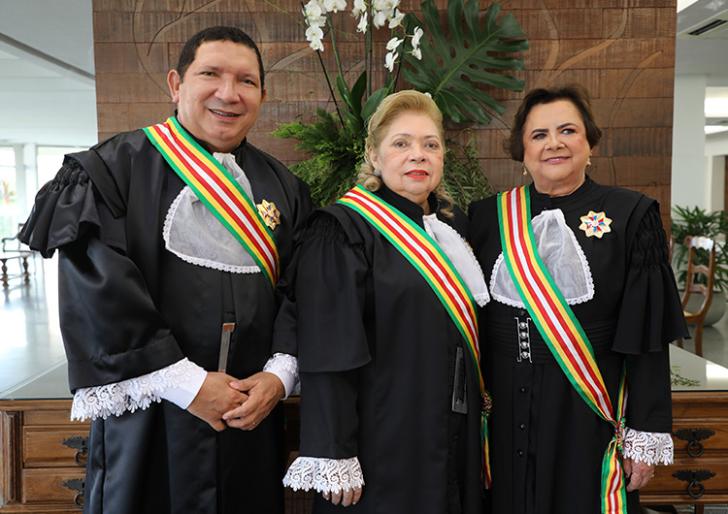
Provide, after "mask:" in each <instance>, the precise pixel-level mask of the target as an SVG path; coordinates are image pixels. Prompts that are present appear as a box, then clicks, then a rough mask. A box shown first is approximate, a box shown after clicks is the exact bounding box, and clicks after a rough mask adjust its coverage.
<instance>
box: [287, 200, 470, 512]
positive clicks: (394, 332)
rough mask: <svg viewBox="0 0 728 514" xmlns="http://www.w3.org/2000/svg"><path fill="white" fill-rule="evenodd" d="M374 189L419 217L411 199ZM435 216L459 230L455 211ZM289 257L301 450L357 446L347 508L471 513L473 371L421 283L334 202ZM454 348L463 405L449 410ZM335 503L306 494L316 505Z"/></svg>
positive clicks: (344, 451) (338, 453)
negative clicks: (460, 365) (355, 488)
mask: <svg viewBox="0 0 728 514" xmlns="http://www.w3.org/2000/svg"><path fill="white" fill-rule="evenodd" d="M376 194H377V195H380V196H381V197H382V198H383V199H384V200H385V201H387V202H388V203H390V204H392V205H394V206H395V207H396V208H398V209H399V210H400V211H402V212H404V213H405V214H406V215H407V216H409V217H410V218H412V219H413V220H414V221H415V222H416V223H417V224H418V225H420V226H423V222H422V214H423V211H422V208H421V207H419V206H418V205H416V204H414V203H412V202H410V201H408V200H406V199H405V198H403V197H401V196H399V195H397V194H395V193H393V192H391V191H389V190H387V189H386V188H382V189H381V190H380V191H378V192H377V193H376ZM431 200H432V201H431V205H432V207H433V208H435V202H434V197H431ZM438 217H439V219H441V220H442V221H444V222H446V223H448V224H450V225H451V226H453V227H454V228H455V229H457V230H458V231H459V232H460V233H461V234H465V229H466V222H467V220H466V219H465V216H464V214H463V213H462V212H460V211H457V212H456V215H455V218H454V219H449V218H446V217H444V216H442V215H441V214H439V215H438ZM298 259H299V261H298V266H297V273H296V277H297V278H296V288H295V291H296V304H297V312H298V344H299V371H300V374H301V424H302V426H301V451H300V454H301V456H308V457H321V458H330V459H344V458H350V457H358V459H359V461H360V463H361V466H362V470H363V475H364V481H365V485H364V492H363V496H362V498H361V501H360V502H359V503H358V504H357V505H355V506H350V507H347V508H346V509H345V511H346V512H351V513H352V514H355V513H377V514H402V513H407V512H412V513H415V512H416V513H418V514H444V513H461V512H462V513H467V514H475V513H478V514H480V512H481V492H482V485H481V482H480V465H481V463H480V453H479V448H480V440H479V435H478V429H479V416H480V410H479V409H480V404H479V393H478V381H477V378H476V376H475V371H474V368H473V366H472V363H471V361H470V360H469V359H470V357H469V355H468V354H467V351H468V350H467V349H466V348H464V346H463V345H464V344H465V343H464V341H463V339H462V337H461V335H460V333H459V332H458V330H457V328H456V327H455V325H454V323H453V322H452V320H451V319H450V317H449V316H448V314H447V312H446V311H445V309H444V308H443V306H442V304H441V303H440V301H439V300H438V298H437V297H436V296H435V294H434V292H433V291H432V289H431V288H430V286H429V285H428V284H427V282H425V280H424V279H423V278H422V276H421V275H420V274H419V272H418V271H417V270H415V268H413V267H412V265H411V264H410V263H409V262H408V261H407V260H405V258H404V257H403V256H402V255H401V254H400V253H399V251H398V250H396V249H395V248H394V247H393V246H392V245H391V244H390V243H389V242H388V241H387V240H386V239H385V238H384V236H382V235H381V234H380V233H379V232H378V231H377V230H376V229H374V228H373V227H372V226H371V225H370V224H369V223H368V222H367V221H365V220H364V218H362V217H361V216H360V215H359V214H357V213H356V212H354V211H353V210H351V209H349V208H348V207H344V206H342V205H333V206H330V207H328V208H325V209H323V210H320V211H317V212H316V213H314V214H313V215H312V220H311V222H310V226H309V228H308V230H307V231H306V235H305V236H304V238H303V244H302V247H301V250H300V254H299V256H298ZM457 348H463V350H464V351H465V354H464V356H465V364H466V368H465V372H466V383H467V404H468V413H467V415H464V414H455V413H453V412H452V410H451V401H452V394H453V375H454V370H455V359H456V352H457ZM340 509H342V507H335V506H333V505H332V504H331V503H329V502H327V501H325V500H323V499H322V498H321V496H320V495H319V494H317V495H316V501H315V504H314V512H315V513H322V512H332V511H336V512H339V511H340Z"/></svg>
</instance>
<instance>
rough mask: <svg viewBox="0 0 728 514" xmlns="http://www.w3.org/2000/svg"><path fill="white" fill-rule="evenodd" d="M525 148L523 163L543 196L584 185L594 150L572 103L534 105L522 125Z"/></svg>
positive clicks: (561, 193) (563, 193)
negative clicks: (590, 157) (587, 167)
mask: <svg viewBox="0 0 728 514" xmlns="http://www.w3.org/2000/svg"><path fill="white" fill-rule="evenodd" d="M523 149H524V151H523V164H525V165H526V168H527V169H528V171H529V172H530V173H531V175H532V176H533V182H534V184H535V186H536V190H537V191H539V192H540V193H545V194H551V195H554V196H558V195H566V194H569V193H571V192H573V191H574V190H575V189H577V188H578V187H579V186H580V185H581V184H582V183H583V182H584V177H585V174H586V166H587V162H588V161H589V156H590V155H591V147H590V146H589V142H588V141H587V137H586V128H585V127H584V121H583V120H582V118H581V114H580V113H579V110H578V109H577V108H576V106H575V105H574V104H573V103H572V102H571V101H569V100H557V101H555V102H551V103H547V104H538V105H536V106H534V107H533V108H532V109H531V112H529V113H528V117H527V118H526V123H525V124H524V126H523Z"/></svg>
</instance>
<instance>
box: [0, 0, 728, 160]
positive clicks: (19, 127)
mask: <svg viewBox="0 0 728 514" xmlns="http://www.w3.org/2000/svg"><path fill="white" fill-rule="evenodd" d="M91 2H92V0H62V1H60V0H59V1H53V2H51V1H48V0H0V144H8V143H37V144H43V145H71V146H89V145H92V144H93V143H95V142H96V132H97V129H96V98H95V89H94V77H93V73H94V61H93V29H92V14H91ZM678 9H679V12H678V33H679V34H680V33H681V31H682V32H685V31H687V30H689V29H690V28H691V27H694V26H696V25H698V24H700V23H701V22H702V21H704V20H706V19H710V17H711V16H714V15H715V14H716V13H719V12H721V11H727V12H728V0H678ZM726 56H728V37H725V38H722V39H695V40H692V39H686V38H685V37H683V36H679V37H678V39H677V40H676V66H675V72H676V73H677V74H700V75H706V76H707V77H708V86H709V87H708V89H707V97H706V107H709V106H710V105H712V103H715V102H713V101H712V100H711V99H712V97H713V96H714V95H716V96H717V97H722V96H724V95H725V91H726V88H728V57H726ZM711 102H712V103H711ZM721 102H723V100H718V101H717V103H718V104H721ZM721 105H722V104H721ZM718 117H719V118H720V119H724V118H725V122H726V123H728V116H726V115H725V114H722V113H721V114H720V115H716V114H715V113H714V112H712V111H708V112H706V118H709V119H713V121H715V118H718Z"/></svg>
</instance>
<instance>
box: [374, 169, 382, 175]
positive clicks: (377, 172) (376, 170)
mask: <svg viewBox="0 0 728 514" xmlns="http://www.w3.org/2000/svg"><path fill="white" fill-rule="evenodd" d="M372 174H373V175H374V176H375V177H381V176H382V172H381V171H379V170H378V169H377V168H374V171H373V172H372Z"/></svg>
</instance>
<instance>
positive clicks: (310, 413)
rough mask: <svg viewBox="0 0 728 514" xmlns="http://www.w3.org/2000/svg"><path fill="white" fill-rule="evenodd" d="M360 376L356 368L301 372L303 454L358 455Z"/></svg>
mask: <svg viewBox="0 0 728 514" xmlns="http://www.w3.org/2000/svg"><path fill="white" fill-rule="evenodd" d="M357 378H358V373H357V372H356V371H343V372H330V373H301V449H300V454H301V456H304V457H321V458H327V459H348V458H350V457H356V456H357V455H358V445H357V433H358V430H359V416H358V413H357V409H356V401H357Z"/></svg>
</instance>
